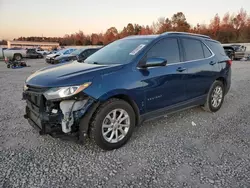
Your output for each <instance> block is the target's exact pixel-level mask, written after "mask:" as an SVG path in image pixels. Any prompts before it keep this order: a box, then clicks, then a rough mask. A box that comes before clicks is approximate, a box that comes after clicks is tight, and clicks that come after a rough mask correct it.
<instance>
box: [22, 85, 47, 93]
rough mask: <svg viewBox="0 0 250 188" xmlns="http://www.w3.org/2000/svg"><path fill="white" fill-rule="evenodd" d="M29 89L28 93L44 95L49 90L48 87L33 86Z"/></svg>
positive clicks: (29, 86)
mask: <svg viewBox="0 0 250 188" xmlns="http://www.w3.org/2000/svg"><path fill="white" fill-rule="evenodd" d="M27 87H28V89H27V91H31V92H36V93H43V92H45V91H47V90H48V89H49V88H48V87H38V86H31V85H27Z"/></svg>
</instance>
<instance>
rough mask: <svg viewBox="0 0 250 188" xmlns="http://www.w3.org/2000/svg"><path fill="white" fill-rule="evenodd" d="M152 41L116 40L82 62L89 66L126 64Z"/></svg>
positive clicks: (149, 39)
mask: <svg viewBox="0 0 250 188" xmlns="http://www.w3.org/2000/svg"><path fill="white" fill-rule="evenodd" d="M152 40H153V38H147V39H145V38H142V39H138V38H137V39H121V40H117V41H115V42H112V43H110V44H109V45H107V46H105V47H103V48H101V49H100V50H98V51H97V52H95V53H94V54H92V55H91V56H89V57H88V58H87V59H86V60H85V61H84V62H85V63H90V64H92V63H96V64H127V63H129V62H131V60H132V59H133V58H134V57H135V55H137V53H138V52H139V51H140V50H142V49H143V48H144V47H145V46H146V45H147V44H148V43H150V42H151V41H152Z"/></svg>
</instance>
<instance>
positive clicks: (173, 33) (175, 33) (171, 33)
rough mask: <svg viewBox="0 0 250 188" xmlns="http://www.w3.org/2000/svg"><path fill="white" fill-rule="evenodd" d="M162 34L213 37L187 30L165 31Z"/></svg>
mask: <svg viewBox="0 0 250 188" xmlns="http://www.w3.org/2000/svg"><path fill="white" fill-rule="evenodd" d="M161 35H189V36H195V37H202V38H207V39H211V37H209V36H207V35H200V34H195V33H187V32H165V33H162V34H161Z"/></svg>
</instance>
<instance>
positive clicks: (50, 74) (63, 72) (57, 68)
mask: <svg viewBox="0 0 250 188" xmlns="http://www.w3.org/2000/svg"><path fill="white" fill-rule="evenodd" d="M122 67H123V65H120V64H116V65H96V64H88V63H79V62H77V61H73V62H70V63H65V64H57V65H52V66H48V67H45V68H43V69H40V70H38V71H37V72H35V73H34V74H32V75H30V76H29V77H28V78H27V80H26V82H25V83H26V84H27V85H32V86H38V87H62V86H72V85H80V84H83V83H85V82H88V81H91V80H92V79H93V78H94V77H95V76H101V75H102V74H106V73H110V72H112V71H117V70H118V69H120V68H122Z"/></svg>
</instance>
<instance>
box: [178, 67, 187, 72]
mask: <svg viewBox="0 0 250 188" xmlns="http://www.w3.org/2000/svg"><path fill="white" fill-rule="evenodd" d="M185 70H186V68H184V67H178V69H176V71H178V72H183V71H185Z"/></svg>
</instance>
